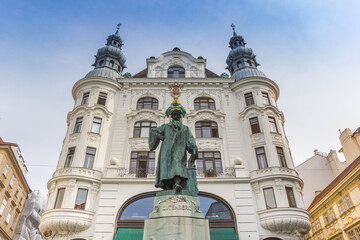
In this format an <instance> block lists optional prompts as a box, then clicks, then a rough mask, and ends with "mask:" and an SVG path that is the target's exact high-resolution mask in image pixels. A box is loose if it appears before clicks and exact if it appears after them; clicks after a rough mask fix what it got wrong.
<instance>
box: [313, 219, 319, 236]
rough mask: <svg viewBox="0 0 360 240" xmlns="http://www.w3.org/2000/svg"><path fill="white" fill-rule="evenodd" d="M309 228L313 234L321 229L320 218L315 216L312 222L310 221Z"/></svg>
mask: <svg viewBox="0 0 360 240" xmlns="http://www.w3.org/2000/svg"><path fill="white" fill-rule="evenodd" d="M311 228H312V231H313V234H314V233H316V232H318V231H320V230H321V224H320V220H319V219H318V218H317V219H316V220H315V221H314V222H312V223H311Z"/></svg>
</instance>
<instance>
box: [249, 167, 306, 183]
mask: <svg viewBox="0 0 360 240" xmlns="http://www.w3.org/2000/svg"><path fill="white" fill-rule="evenodd" d="M279 177H280V178H290V179H294V180H297V181H300V182H301V183H302V180H301V179H300V178H299V174H298V173H297V172H296V171H295V170H294V169H291V168H283V167H269V168H262V169H258V170H254V171H251V172H250V178H251V181H260V180H266V179H274V178H279Z"/></svg>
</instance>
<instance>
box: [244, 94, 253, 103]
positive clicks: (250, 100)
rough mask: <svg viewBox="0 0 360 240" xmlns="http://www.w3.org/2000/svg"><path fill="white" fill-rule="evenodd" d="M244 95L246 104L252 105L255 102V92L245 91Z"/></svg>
mask: <svg viewBox="0 0 360 240" xmlns="http://www.w3.org/2000/svg"><path fill="white" fill-rule="evenodd" d="M244 97H245V103H246V106H250V105H253V104H255V101H254V97H253V94H252V93H251V92H249V93H245V94H244Z"/></svg>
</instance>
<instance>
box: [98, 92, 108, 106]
mask: <svg viewBox="0 0 360 240" xmlns="http://www.w3.org/2000/svg"><path fill="white" fill-rule="evenodd" d="M106 98H107V93H104V92H100V93H99V98H98V101H97V104H100V105H104V106H105V104H106Z"/></svg>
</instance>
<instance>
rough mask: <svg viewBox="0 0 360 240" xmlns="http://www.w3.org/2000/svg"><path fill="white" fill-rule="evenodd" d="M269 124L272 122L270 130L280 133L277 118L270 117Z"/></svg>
mask: <svg viewBox="0 0 360 240" xmlns="http://www.w3.org/2000/svg"><path fill="white" fill-rule="evenodd" d="M269 124H270V132H273V133H278V129H277V126H276V122H275V118H273V117H269Z"/></svg>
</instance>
